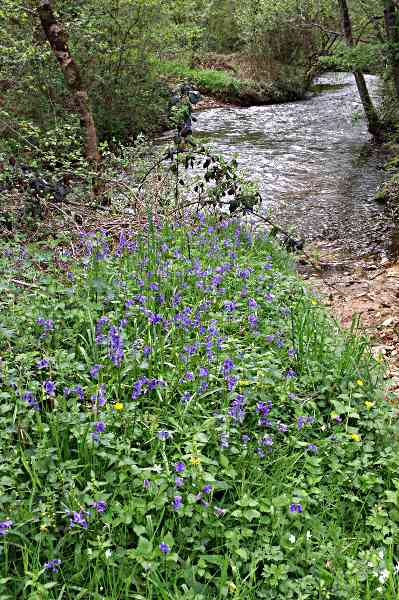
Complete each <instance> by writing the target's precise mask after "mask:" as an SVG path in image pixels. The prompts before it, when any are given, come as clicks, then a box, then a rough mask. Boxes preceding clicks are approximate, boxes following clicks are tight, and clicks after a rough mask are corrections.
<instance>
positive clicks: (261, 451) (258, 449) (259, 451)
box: [256, 448, 266, 458]
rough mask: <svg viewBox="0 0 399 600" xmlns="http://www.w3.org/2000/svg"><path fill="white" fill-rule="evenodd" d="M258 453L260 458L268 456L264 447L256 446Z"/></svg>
mask: <svg viewBox="0 0 399 600" xmlns="http://www.w3.org/2000/svg"><path fill="white" fill-rule="evenodd" d="M256 453H257V455H258V456H259V458H265V456H266V454H265V453H264V451H263V450H262V448H256Z"/></svg>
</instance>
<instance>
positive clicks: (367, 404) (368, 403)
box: [365, 401, 374, 410]
mask: <svg viewBox="0 0 399 600" xmlns="http://www.w3.org/2000/svg"><path fill="white" fill-rule="evenodd" d="M365 405H366V408H368V410H371V409H372V408H373V406H374V402H368V401H366V402H365Z"/></svg>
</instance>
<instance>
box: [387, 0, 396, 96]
mask: <svg viewBox="0 0 399 600" xmlns="http://www.w3.org/2000/svg"><path fill="white" fill-rule="evenodd" d="M384 20H385V30H386V34H387V39H388V44H389V60H390V63H391V69H392V78H393V82H394V85H395V91H396V95H397V96H398V98H399V24H398V9H397V7H396V5H395V2H394V1H393V0H384Z"/></svg>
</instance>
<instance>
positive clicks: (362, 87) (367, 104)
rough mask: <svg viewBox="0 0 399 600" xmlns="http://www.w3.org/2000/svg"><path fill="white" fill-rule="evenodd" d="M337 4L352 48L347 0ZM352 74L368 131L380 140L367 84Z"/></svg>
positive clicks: (377, 123)
mask: <svg viewBox="0 0 399 600" xmlns="http://www.w3.org/2000/svg"><path fill="white" fill-rule="evenodd" d="M338 4H339V8H340V12H341V21H342V31H343V33H344V37H345V42H346V45H347V46H348V48H353V46H354V40H353V32H352V22H351V18H350V14H349V9H348V3H347V0H338ZM353 74H354V76H355V80H356V85H357V89H358V92H359V96H360V100H361V102H362V105H363V109H364V112H365V114H366V119H367V124H368V130H369V132H370V133H371V135H372V136H373V137H374V138H375V139H376V140H381V139H382V137H383V128H382V125H381V122H380V119H379V118H378V114H377V111H376V110H375V108H374V105H373V102H372V100H371V97H370V94H369V91H368V89H367V84H366V80H365V78H364V75H363V73H361V72H360V71H354V72H353Z"/></svg>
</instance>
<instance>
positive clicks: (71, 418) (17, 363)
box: [0, 216, 399, 600]
mask: <svg viewBox="0 0 399 600" xmlns="http://www.w3.org/2000/svg"><path fill="white" fill-rule="evenodd" d="M65 241H67V240H65ZM57 246H58V242H57V241H55V242H53V243H43V244H41V245H39V246H36V247H35V248H33V247H29V248H28V249H26V248H25V247H24V245H18V244H14V245H12V246H10V247H4V248H3V253H2V258H1V268H2V271H3V272H4V273H7V274H8V275H7V277H5V279H4V280H3V284H2V285H3V294H2V295H1V301H0V302H1V308H2V315H4V317H3V319H2V324H1V329H0V336H1V354H2V382H3V387H2V391H1V398H2V407H1V411H0V413H1V414H0V424H1V428H0V446H1V450H2V456H3V461H2V466H1V472H0V495H1V513H0V521H1V522H2V529H1V531H2V535H1V536H0V552H1V555H0V556H1V561H0V569H1V571H0V578H1V582H2V585H3V586H5V587H3V589H2V596H3V598H4V600H6V599H7V600H8V598H9V599H10V600H11V598H15V597H18V596H21V595H23V596H24V597H26V598H28V599H29V600H33V599H37V598H46V599H48V600H55V599H58V598H60V597H61V598H62V597H70V596H71V597H84V596H88V597H93V598H100V597H106V598H108V599H110V600H111V599H112V600H116V599H120V598H148V599H150V598H165V599H166V598H171V597H173V598H183V597H184V598H192V599H193V600H194V598H196V599H197V600H203V599H205V598H206V599H208V598H215V599H216V598H223V597H226V596H230V597H233V598H235V599H236V600H244V599H245V600H247V599H248V598H253V599H254V600H255V598H256V599H258V598H267V599H269V600H283V599H284V600H285V599H287V598H288V599H296V600H297V599H298V598H306V597H308V598H318V597H320V598H328V597H331V598H337V599H342V600H344V599H345V600H347V599H348V598H353V599H354V598H359V600H360V599H361V600H364V599H369V600H372V599H373V600H374V599H375V598H381V599H382V598H385V599H386V600H393V599H394V598H396V597H397V592H398V589H397V578H396V575H395V569H396V566H395V565H396V561H397V560H398V556H397V547H396V539H397V534H398V511H397V505H398V493H397V490H398V484H397V470H398V466H399V464H398V456H399V453H398V447H397V421H396V419H395V418H394V414H393V413H394V410H393V408H391V407H390V405H389V404H388V403H386V401H385V400H384V399H383V396H382V394H381V392H380V391H379V386H380V382H381V375H382V373H381V370H380V367H379V366H378V365H377V364H376V363H375V362H374V361H373V360H372V359H371V358H370V356H369V353H368V349H367V343H366V342H365V340H363V339H362V338H360V337H357V336H356V335H355V333H356V332H355V331H351V332H346V333H342V332H340V331H339V329H338V328H337V326H336V325H335V324H334V323H332V322H331V320H330V319H329V318H327V317H326V315H325V313H324V311H323V309H322V308H321V307H320V306H319V305H318V302H317V300H316V299H315V297H314V296H313V295H312V294H311V293H309V291H308V290H307V289H306V288H304V286H303V284H302V283H301V282H300V281H299V280H298V279H297V278H296V276H295V275H294V274H293V272H292V270H291V266H290V261H289V259H288V257H287V255H286V254H285V253H284V252H283V251H282V250H281V249H279V248H278V247H276V246H275V245H274V243H273V242H272V241H271V240H270V239H269V238H268V237H267V236H265V234H259V235H251V234H250V233H249V232H248V231H246V230H245V229H244V228H242V227H241V226H239V225H238V224H237V223H234V222H231V223H225V222H220V221H217V222H216V221H207V220H205V219H204V218H203V217H202V216H199V217H198V218H196V219H194V220H193V221H190V222H189V223H187V224H186V225H179V224H177V223H173V224H172V225H170V226H169V225H167V224H166V225H164V226H163V227H160V228H155V227H153V226H152V225H151V224H150V225H149V227H148V231H147V233H143V234H139V235H135V236H133V237H132V234H131V233H130V234H129V232H124V233H122V234H121V237H120V239H119V242H117V241H114V240H113V239H112V238H111V237H110V236H109V235H107V234H106V233H105V232H98V233H96V234H89V235H86V236H84V237H83V238H82V247H81V248H80V254H81V256H82V259H81V260H79V261H76V259H73V258H72V257H71V256H70V254H69V252H68V251H67V250H64V251H63V250H62V246H61V247H59V248H58V247H57ZM65 247H69V245H66V246H65ZM60 266H61V270H60ZM22 273H23V275H24V278H25V281H26V282H29V278H30V277H32V288H31V289H30V288H29V287H27V288H26V289H25V291H23V292H22V291H21V290H20V289H19V288H18V287H16V286H15V284H13V282H12V279H17V280H18V279H20V278H21V274H22ZM33 285H34V286H36V287H33ZM43 359H45V361H48V363H47V362H40V361H43ZM95 365H101V367H100V368H96V369H95V370H94V371H91V369H92V368H93V367H94V366H95ZM49 381H51V382H53V383H54V384H55V391H54V392H53V391H52V389H51V386H49V384H48V382H49ZM46 382H47V384H46ZM149 382H152V383H151V384H150V383H149ZM102 386H104V387H102ZM46 390H47V391H46ZM64 390H65V391H64ZM27 392H31V395H29V394H28V395H26V393H27ZM132 392H133V393H132ZM103 394H104V402H103V401H102V398H103ZM260 403H263V404H260ZM269 403H270V404H269ZM100 423H102V425H101V426H100V425H99V424H100ZM161 432H168V433H161ZM93 434H94V435H93ZM243 436H248V437H243ZM178 463H183V467H182V466H179V467H177V466H176V465H177V464H178ZM177 476H178V477H181V480H182V481H176V477H177ZM181 484H182V485H181ZM179 486H180V487H179ZM176 497H181V500H180V499H178V500H176ZM101 502H104V503H105V504H101ZM291 504H293V505H294V509H290V507H291ZM299 506H300V507H301V510H302V512H300V511H299V512H298V510H299V509H298V510H297V509H296V507H299ZM292 510H294V512H292ZM82 511H85V512H82ZM9 519H11V520H12V521H13V523H12V524H11V525H10V526H8V525H6V524H4V523H7V522H8V520H9ZM71 521H72V523H73V524H74V525H73V527H72V526H71ZM86 524H87V527H86ZM160 544H166V546H162V548H165V549H166V550H168V552H167V553H166V554H163V553H162V551H161V548H160ZM50 560H60V561H61V564H60V565H55V567H53V568H55V571H54V570H51V568H48V566H47V567H46V563H48V561H50ZM56 571H58V572H56Z"/></svg>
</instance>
